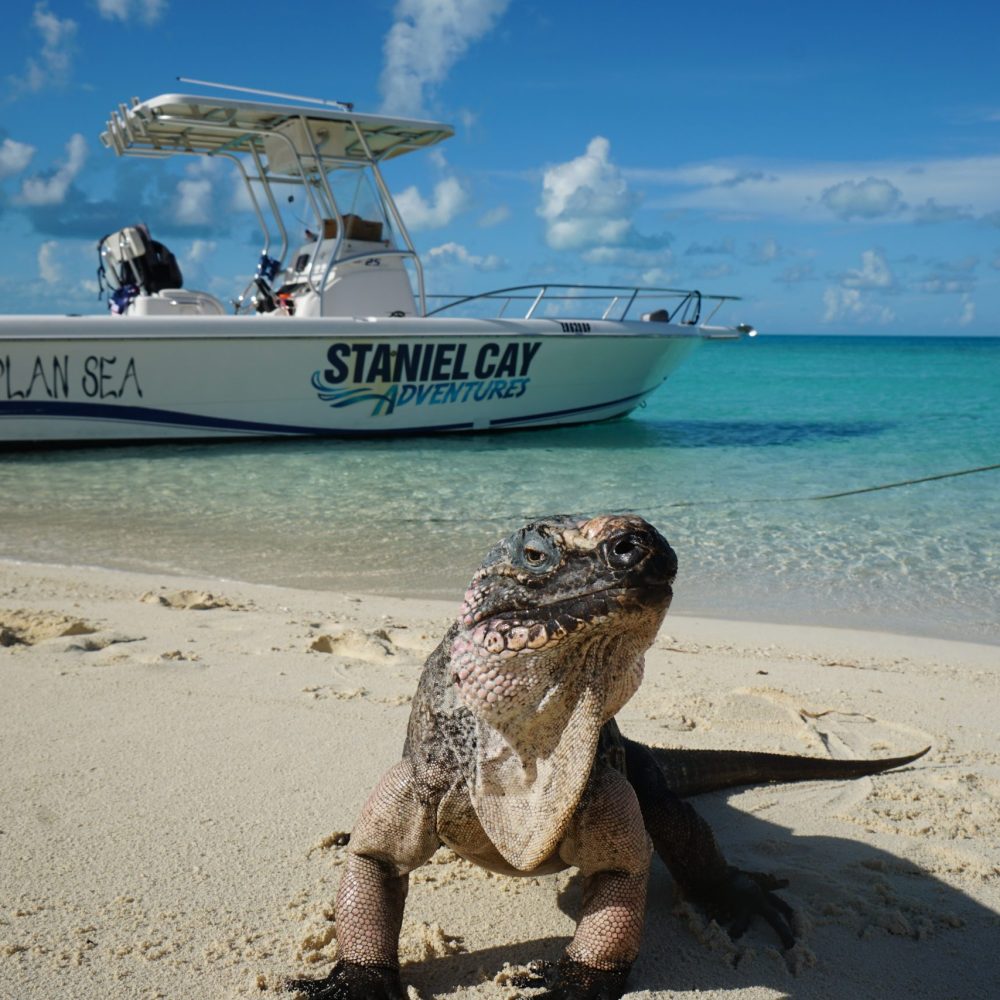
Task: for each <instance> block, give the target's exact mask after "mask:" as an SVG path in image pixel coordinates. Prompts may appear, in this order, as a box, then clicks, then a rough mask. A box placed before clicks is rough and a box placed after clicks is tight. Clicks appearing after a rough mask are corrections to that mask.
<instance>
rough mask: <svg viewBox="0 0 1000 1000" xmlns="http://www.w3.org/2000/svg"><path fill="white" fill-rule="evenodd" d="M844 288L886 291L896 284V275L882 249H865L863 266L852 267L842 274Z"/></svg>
mask: <svg viewBox="0 0 1000 1000" xmlns="http://www.w3.org/2000/svg"><path fill="white" fill-rule="evenodd" d="M840 284H841V285H842V286H843V287H844V288H870V289H881V290H882V291H885V290H887V289H890V288H894V287H895V285H896V278H895V275H894V274H893V273H892V268H891V267H890V266H889V262H888V261H887V260H886V259H885V255H884V254H883V253H882V252H881V251H880V250H863V251H862V252H861V267H860V268H858V269H853V268H850V269H848V270H847V271H845V272H844V273H843V274H842V275H841V276H840Z"/></svg>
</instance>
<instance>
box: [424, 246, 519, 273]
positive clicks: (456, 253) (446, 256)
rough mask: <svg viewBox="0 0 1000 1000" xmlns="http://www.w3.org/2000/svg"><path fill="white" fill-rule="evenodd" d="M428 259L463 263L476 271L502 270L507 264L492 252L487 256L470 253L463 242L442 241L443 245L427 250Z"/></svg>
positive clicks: (444, 262) (445, 262) (443, 262)
mask: <svg viewBox="0 0 1000 1000" xmlns="http://www.w3.org/2000/svg"><path fill="white" fill-rule="evenodd" d="M427 259H428V260H430V261H436V262H439V263H442V264H448V263H456V264H462V265H464V266H466V267H471V268H473V269H475V270H476V271H502V270H503V269H504V268H505V267H506V266H507V262H506V261H505V260H504V259H503V258H502V257H498V256H497V255H496V254H492V253H491V254H487V255H486V256H485V257H480V256H477V255H476V254H473V253H469V251H468V250H467V249H466V248H465V247H464V246H462V244H461V243H442V244H441V246H438V247H431V249H430V250H428V251H427Z"/></svg>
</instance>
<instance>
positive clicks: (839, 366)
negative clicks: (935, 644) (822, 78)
mask: <svg viewBox="0 0 1000 1000" xmlns="http://www.w3.org/2000/svg"><path fill="white" fill-rule="evenodd" d="M997 463H1000V339H978V340H972V339H956V338H947V339H945V338H940V339H923V338H919V339H918V338H914V339H898V338H855V337H851V338H826V337H824V338H819V337H760V338H757V339H756V340H753V341H743V342H740V343H710V344H707V345H706V346H705V347H703V348H702V349H701V351H700V352H698V353H696V354H695V355H694V357H693V358H692V359H690V360H689V361H688V362H687V364H686V365H685V366H684V367H682V368H681V370H680V371H679V372H678V373H677V374H675V375H674V376H673V377H672V378H671V380H670V381H669V382H667V383H666V384H665V385H664V387H663V388H662V389H661V390H660V391H659V392H657V394H656V395H655V396H654V397H653V398H652V399H651V400H650V402H649V405H648V406H647V407H645V408H644V409H642V410H639V411H637V413H636V414H634V415H633V416H632V417H631V418H629V419H628V420H624V421H618V422H615V423H608V424H598V425H592V426H587V427H578V428H565V429H559V430H551V431H534V432H526V433H512V434H503V435H482V436H462V437H437V438H422V439H409V440H401V441H344V442H342V441H319V442H298V441H278V442H240V443H236V444H216V445H202V444H198V445H194V444H190V445H157V446H130V447H123V448H99V449H85V450H67V451H49V452H15V453H8V454H6V455H0V512H2V524H3V529H2V535H0V556H5V557H9V558H24V559H34V560H39V561H46V562H62V563H89V564H97V565H105V566H114V567H125V568H141V569H149V568H152V569H160V570H167V571H182V572H192V573H205V574H211V575H215V576H224V577H232V578H238V579H246V580H254V581H262V582H268V583H277V584H288V585H292V586H304V587H319V588H330V589H336V588H350V589H353V590H358V591H369V592H381V593H393V594H401V593H421V594H428V595H434V596H442V597H448V598H454V599H455V600H456V601H458V600H459V599H460V596H461V592H462V590H463V589H464V586H465V584H466V582H467V581H468V578H469V576H470V574H471V572H472V570H473V569H474V568H475V566H476V565H477V563H478V562H479V560H480V558H481V556H482V555H483V553H484V552H485V551H486V549H487V548H488V547H489V546H490V545H491V544H492V543H493V541H494V540H495V539H496V538H497V537H499V536H500V535H501V534H503V533H505V532H506V531H508V530H510V529H511V528H513V527H516V526H517V525H518V524H519V523H520V522H521V521H523V520H524V519H525V518H527V517H530V516H532V515H536V514H540V513H551V512H569V511H586V512H597V511H601V510H625V509H627V510H635V511H637V512H639V513H641V514H643V515H644V516H646V517H648V518H649V519H650V520H652V521H653V522H654V523H656V524H657V525H658V526H659V527H660V528H661V529H662V530H663V531H664V533H665V534H666V535H667V537H668V538H670V540H671V542H672V543H673V544H674V547H675V548H676V549H677V551H678V555H679V558H680V566H681V570H680V575H679V578H678V582H677V586H676V595H677V596H676V599H675V605H674V606H675V608H676V609H677V610H681V611H685V612H689V613H700V614H712V615H723V616H734V617H741V618H759V619H765V620H772V621H804V622H817V623H828V624H842V625H846V624H850V625H856V626H861V627H889V628H895V629H900V630H904V631H912V632H918V633H928V634H936V635H950V636H959V637H966V638H971V639H981V640H986V641H991V642H1000V596H998V595H1000V541H998V539H1000V469H994V470H991V471H984V472H980V473H975V474H970V475H963V476H958V477H951V478H945V479H938V480H935V481H931V482H924V483H915V484H912V485H908V486H903V487H900V488H894V489H886V490H879V491H876V492H868V493H862V494H858V495H854V496H847V497H841V498H836V499H825V500H817V499H808V498H811V497H816V496H820V495H823V494H829V493H838V492H842V491H848V490H855V489H861V488H866V487H873V486H877V485H881V484H888V483H896V482H900V481H904V480H910V479H916V478H921V477H926V476H933V475H939V474H942V473H948V472H957V471H962V470H966V469H971V468H976V467H981V466H988V465H994V464H997Z"/></svg>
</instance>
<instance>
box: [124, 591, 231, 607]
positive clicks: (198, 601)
mask: <svg viewBox="0 0 1000 1000" xmlns="http://www.w3.org/2000/svg"><path fill="white" fill-rule="evenodd" d="M139 600H140V601H142V603H143V604H160V605H162V606H163V607H165V608H177V609H179V610H182V611H214V610H215V609H216V608H229V609H230V610H231V611H246V610H247V606H246V605H244V604H236V603H235V602H234V601H231V600H229V598H228V597H221V596H219V595H218V594H211V593H209V592H208V591H206V590H172V591H155V590H150V591H147V592H146V593H145V594H143V595H142V597H140V598H139Z"/></svg>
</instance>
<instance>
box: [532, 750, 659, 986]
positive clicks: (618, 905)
mask: <svg viewBox="0 0 1000 1000" xmlns="http://www.w3.org/2000/svg"><path fill="white" fill-rule="evenodd" d="M651 853H652V851H651V849H650V843H649V837H648V836H647V835H646V831H645V828H644V827H643V825H642V813H641V812H640V809H639V803H638V801H637V800H636V797H635V793H634V792H633V790H632V788H631V786H630V785H629V783H628V782H627V781H626V780H625V778H624V777H623V776H622V775H621V774H619V773H618V772H617V771H615V770H612V769H611V768H606V767H605V768H602V767H598V769H597V770H596V771H595V774H594V776H593V777H592V778H591V780H590V783H589V784H588V786H587V790H586V792H585V793H584V796H583V799H582V801H581V805H580V808H579V809H578V810H577V813H576V815H575V816H574V818H573V821H572V823H571V825H570V828H569V831H568V832H567V834H566V836H565V838H564V839H563V841H562V844H561V845H560V848H559V856H560V857H561V858H562V860H563V861H565V862H566V863H567V864H569V865H575V866H576V867H578V868H579V869H580V872H581V874H582V875H583V876H584V883H583V908H582V911H581V914H580V919H579V922H578V923H577V925H576V933H575V934H574V935H573V940H572V941H571V942H570V944H569V947H567V949H566V953H565V955H564V956H563V958H562V959H561V961H560V962H559V964H558V966H557V967H556V976H555V982H554V984H553V986H552V988H551V989H550V990H547V991H546V992H545V993H542V994H540V995H539V996H538V1000H617V998H618V997H620V996H622V994H623V993H624V992H625V981H626V979H627V978H628V973H629V969H630V968H631V967H632V963H633V962H634V961H635V957H636V955H638V953H639V943H640V941H641V939H642V924H643V916H644V914H645V910H646V882H647V880H648V878H649V861H650V856H651Z"/></svg>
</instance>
